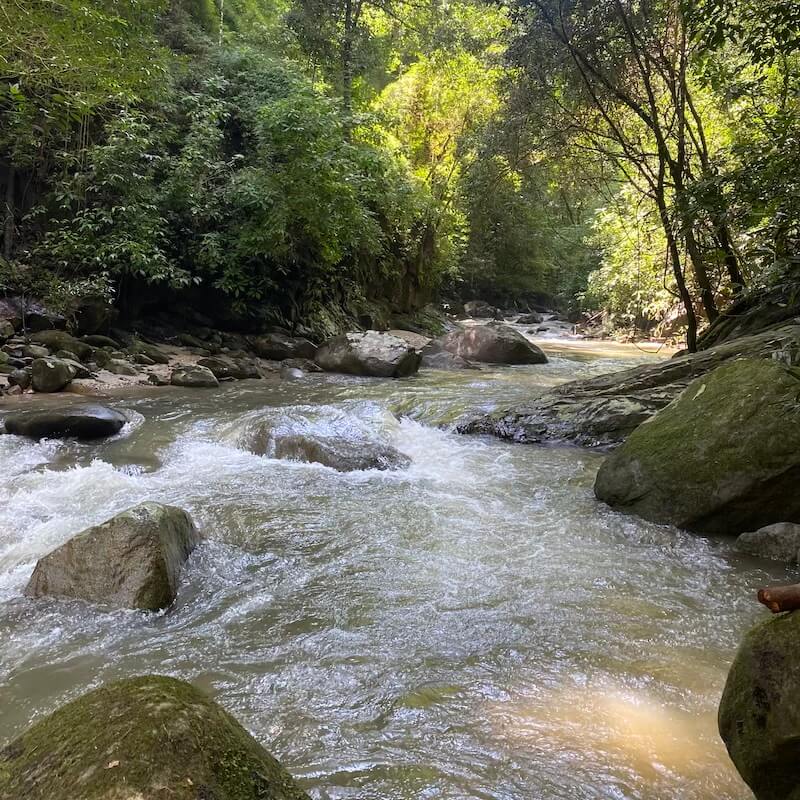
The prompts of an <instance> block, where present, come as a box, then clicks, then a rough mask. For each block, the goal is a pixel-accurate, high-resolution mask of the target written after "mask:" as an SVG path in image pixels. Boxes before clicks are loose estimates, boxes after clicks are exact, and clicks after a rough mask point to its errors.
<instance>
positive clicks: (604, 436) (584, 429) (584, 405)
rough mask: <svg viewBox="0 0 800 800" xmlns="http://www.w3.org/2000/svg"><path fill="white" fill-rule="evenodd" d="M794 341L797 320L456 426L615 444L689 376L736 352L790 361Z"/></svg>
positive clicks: (798, 341) (533, 438) (530, 438)
mask: <svg viewBox="0 0 800 800" xmlns="http://www.w3.org/2000/svg"><path fill="white" fill-rule="evenodd" d="M798 347H800V325H787V326H784V327H782V328H780V329H778V330H771V331H766V332H764V333H759V334H757V335H754V336H750V337H746V338H743V339H737V340H736V341H734V342H729V343H726V344H722V345H719V346H717V347H714V348H711V349H709V350H705V351H703V352H701V353H695V354H693V355H688V354H687V355H681V356H678V357H673V358H667V359H659V360H658V361H654V362H653V363H650V364H644V365H642V366H638V367H632V368H630V369H625V370H620V371H619V372H611V373H607V374H605V375H599V376H597V377H594V378H588V379H585V380H578V381H571V382H570V383H565V384H562V385H561V386H558V387H557V388H555V389H553V390H551V391H548V392H546V393H545V394H543V395H541V396H540V397H536V398H534V399H533V400H529V401H526V402H524V403H518V404H517V405H514V406H511V407H506V408H500V409H498V410H496V411H493V412H491V413H489V414H482V415H480V416H477V417H474V418H472V419H469V420H465V421H464V422H462V423H461V424H459V426H458V430H459V432H461V433H483V434H492V435H494V436H497V437H499V438H501V439H508V440H510V441H514V442H521V443H525V444H532V443H538V442H570V443H574V444H579V445H582V446H584V447H596V446H608V445H617V444H619V443H620V442H622V441H624V440H625V439H626V438H627V437H628V436H629V435H630V433H631V432H632V431H633V430H635V429H636V427H638V425H640V424H641V423H642V422H644V421H645V420H646V419H649V418H650V417H652V416H653V415H654V414H655V413H656V412H657V411H659V410H660V409H662V408H664V407H665V406H666V405H668V404H669V403H671V402H672V401H673V400H674V399H675V398H676V397H677V396H678V395H679V394H680V393H681V392H682V391H683V390H684V389H685V388H686V387H687V386H688V385H689V383H690V382H691V381H692V380H694V379H695V378H697V377H699V376H701V375H705V374H707V373H709V372H710V371H711V370H713V369H716V368H717V367H718V366H720V365H721V364H725V363H727V362H729V361H731V360H732V359H736V358H740V357H742V356H746V357H753V358H777V359H779V360H781V361H783V362H784V363H795V362H793V361H792V360H791V358H790V357H789V356H788V355H787V354H790V353H793V352H796V351H797V350H798Z"/></svg>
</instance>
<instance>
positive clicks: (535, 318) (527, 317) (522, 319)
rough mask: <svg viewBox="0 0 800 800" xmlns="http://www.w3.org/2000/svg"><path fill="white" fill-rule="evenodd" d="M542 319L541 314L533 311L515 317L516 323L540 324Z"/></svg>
mask: <svg viewBox="0 0 800 800" xmlns="http://www.w3.org/2000/svg"><path fill="white" fill-rule="evenodd" d="M542 321H543V318H542V315H541V314H537V313H536V312H535V311H533V312H531V313H530V314H521V315H520V316H519V317H517V320H516V323H517V325H541V324H542Z"/></svg>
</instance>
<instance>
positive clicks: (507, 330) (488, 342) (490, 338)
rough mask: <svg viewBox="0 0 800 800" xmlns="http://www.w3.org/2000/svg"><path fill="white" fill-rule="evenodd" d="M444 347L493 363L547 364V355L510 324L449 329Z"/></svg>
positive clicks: (470, 358) (462, 355)
mask: <svg viewBox="0 0 800 800" xmlns="http://www.w3.org/2000/svg"><path fill="white" fill-rule="evenodd" d="M441 346H442V348H443V349H445V350H447V351H448V352H450V353H452V354H453V355H456V356H460V357H461V358H465V359H467V360H468V361H483V362H486V363H492V364H545V363H547V356H546V355H545V354H544V353H543V352H542V351H541V350H540V349H539V348H538V347H537V346H536V345H535V344H531V343H530V342H529V341H528V340H527V339H526V338H525V337H524V336H523V335H522V334H521V333H518V332H517V331H515V330H514V329H513V328H511V327H509V326H508V325H473V326H472V327H469V328H464V329H463V330H457V331H453V332H452V333H448V334H447V336H445V337H444V338H443V339H442V340H441Z"/></svg>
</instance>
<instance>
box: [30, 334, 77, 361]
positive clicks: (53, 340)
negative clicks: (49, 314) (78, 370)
mask: <svg viewBox="0 0 800 800" xmlns="http://www.w3.org/2000/svg"><path fill="white" fill-rule="evenodd" d="M31 341H32V342H35V343H36V344H41V345H44V346H45V347H47V348H48V349H49V350H52V351H53V352H54V353H55V352H56V351H57V350H69V351H70V353H75V355H76V356H78V358H79V359H80V360H81V361H85V360H86V359H88V358H90V357H91V355H92V346H91V345H89V344H86V342H82V341H81V340H80V339H76V338H75V337H74V336H71V335H70V334H69V333H67V332H66V331H39V332H38V333H34V334H32V336H31Z"/></svg>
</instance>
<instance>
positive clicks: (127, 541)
mask: <svg viewBox="0 0 800 800" xmlns="http://www.w3.org/2000/svg"><path fill="white" fill-rule="evenodd" d="M199 541H200V536H199V534H198V532H197V529H196V528H195V526H194V523H193V522H192V518H191V517H190V516H189V515H188V514H187V513H186V512H185V511H184V510H183V509H180V508H176V507H175V506H165V505H162V504H160V503H142V504H141V505H138V506H135V507H134V508H131V509H128V510H127V511H124V512H123V513H121V514H117V516H115V517H112V518H111V519H109V520H107V521H106V522H103V523H102V524H100V525H96V526H95V527H93V528H89V529H87V530H85V531H83V532H82V533H79V534H78V535H77V536H74V537H73V538H72V539H70V540H69V541H68V542H66V543H65V544H63V545H61V547H59V548H57V549H56V550H53V552H52V553H48V554H47V555H46V556H44V557H43V558H40V559H39V561H38V562H37V564H36V568H35V569H34V570H33V575H31V579H30V581H29V582H28V585H27V587H26V588H25V594H26V595H27V596H28V597H42V596H44V595H53V596H56V597H74V598H78V599H80V600H86V601H88V602H90V603H98V604H100V605H103V606H107V607H111V608H133V609H141V610H146V611H158V610H159V609H162V608H166V607H167V606H169V605H171V603H172V602H173V600H174V599H175V595H176V593H177V590H178V576H179V575H180V571H181V567H182V566H183V563H184V561H186V559H187V558H188V557H189V555H190V553H191V552H192V550H194V548H195V546H196V545H197V543H198V542H199Z"/></svg>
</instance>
